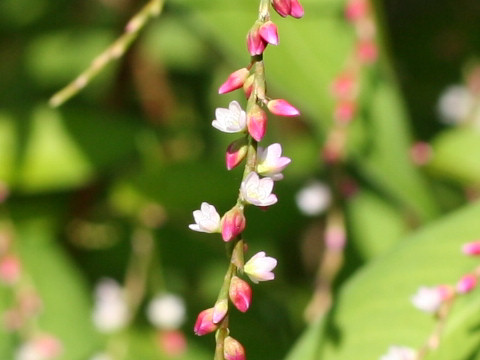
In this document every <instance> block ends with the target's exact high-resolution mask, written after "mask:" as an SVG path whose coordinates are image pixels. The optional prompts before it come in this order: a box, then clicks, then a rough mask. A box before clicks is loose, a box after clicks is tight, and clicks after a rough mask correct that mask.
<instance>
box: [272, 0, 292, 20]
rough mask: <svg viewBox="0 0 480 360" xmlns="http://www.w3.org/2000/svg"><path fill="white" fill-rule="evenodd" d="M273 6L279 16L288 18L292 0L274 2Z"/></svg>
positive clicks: (275, 0) (274, 0)
mask: <svg viewBox="0 0 480 360" xmlns="http://www.w3.org/2000/svg"><path fill="white" fill-rule="evenodd" d="M272 5H273V8H274V9H275V11H276V12H277V13H278V15H280V16H283V17H286V16H288V15H290V11H291V9H292V5H291V0H272Z"/></svg>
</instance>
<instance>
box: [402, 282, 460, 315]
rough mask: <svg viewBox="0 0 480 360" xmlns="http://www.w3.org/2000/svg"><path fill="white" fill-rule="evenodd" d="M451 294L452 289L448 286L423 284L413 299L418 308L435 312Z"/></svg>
mask: <svg viewBox="0 0 480 360" xmlns="http://www.w3.org/2000/svg"><path fill="white" fill-rule="evenodd" d="M449 296H451V290H450V289H449V288H448V287H447V286H434V287H427V286H421V287H420V288H419V289H418V291H417V292H416V294H415V295H413V296H412V299H411V300H412V304H413V305H414V306H415V307H416V308H417V309H419V310H422V311H424V312H427V313H435V312H437V311H438V309H439V308H440V306H441V305H442V303H443V302H444V301H445V300H447V299H448V298H449Z"/></svg>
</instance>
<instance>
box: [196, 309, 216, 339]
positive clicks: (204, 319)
mask: <svg viewBox="0 0 480 360" xmlns="http://www.w3.org/2000/svg"><path fill="white" fill-rule="evenodd" d="M213 311H214V309H213V308H209V309H206V310H203V311H202V312H201V313H200V314H198V317H197V321H196V322H195V326H194V327H193V331H194V332H195V334H196V335H198V336H202V335H205V334H208V333H211V332H213V331H215V330H217V325H216V324H214V323H213Z"/></svg>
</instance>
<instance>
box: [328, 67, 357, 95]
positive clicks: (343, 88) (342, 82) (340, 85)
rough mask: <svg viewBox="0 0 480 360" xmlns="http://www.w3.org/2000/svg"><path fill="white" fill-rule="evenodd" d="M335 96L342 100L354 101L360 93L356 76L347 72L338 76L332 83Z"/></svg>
mask: <svg viewBox="0 0 480 360" xmlns="http://www.w3.org/2000/svg"><path fill="white" fill-rule="evenodd" d="M331 92H332V94H333V96H335V97H337V98H340V99H352V98H354V97H355V96H356V94H357V92H358V83H357V79H356V76H355V74H352V73H349V72H345V73H342V74H340V75H338V76H337V77H336V78H335V79H334V80H333V83H332V86H331Z"/></svg>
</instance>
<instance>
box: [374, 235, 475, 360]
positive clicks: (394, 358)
mask: <svg viewBox="0 0 480 360" xmlns="http://www.w3.org/2000/svg"><path fill="white" fill-rule="evenodd" d="M462 252H463V253H464V254H465V255H468V256H479V255H480V240H478V241H473V242H469V243H466V244H464V245H463V247H462ZM479 277H480V267H479V268H477V269H475V270H474V271H472V272H470V273H467V274H465V275H463V276H462V277H461V278H460V279H459V280H458V281H457V283H456V285H455V286H452V285H446V284H442V285H437V286H432V287H427V286H421V287H420V288H419V289H418V291H417V292H416V293H415V294H414V295H413V296H412V298H411V301H412V304H413V306H415V307H416V308H417V309H419V310H421V311H423V312H426V313H429V314H434V315H435V318H436V320H437V322H438V323H439V324H443V323H445V321H446V319H447V317H448V314H449V312H450V309H451V307H452V305H453V302H454V301H455V299H456V298H457V297H458V296H460V295H464V294H467V293H469V292H471V291H472V290H474V289H475V288H476V286H477V283H478V279H479ZM442 328H443V326H437V327H436V329H435V331H434V332H433V333H432V334H431V336H430V337H429V340H428V341H427V343H426V344H425V345H424V346H423V347H422V348H421V349H420V350H418V351H415V350H413V349H411V348H408V347H400V346H391V347H390V348H389V351H388V353H387V354H385V355H383V356H382V357H380V360H419V359H423V356H424V355H425V354H426V353H427V351H430V350H434V349H435V348H436V347H437V346H438V343H439V341H440V336H441V329H442ZM418 354H422V356H419V355H418Z"/></svg>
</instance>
